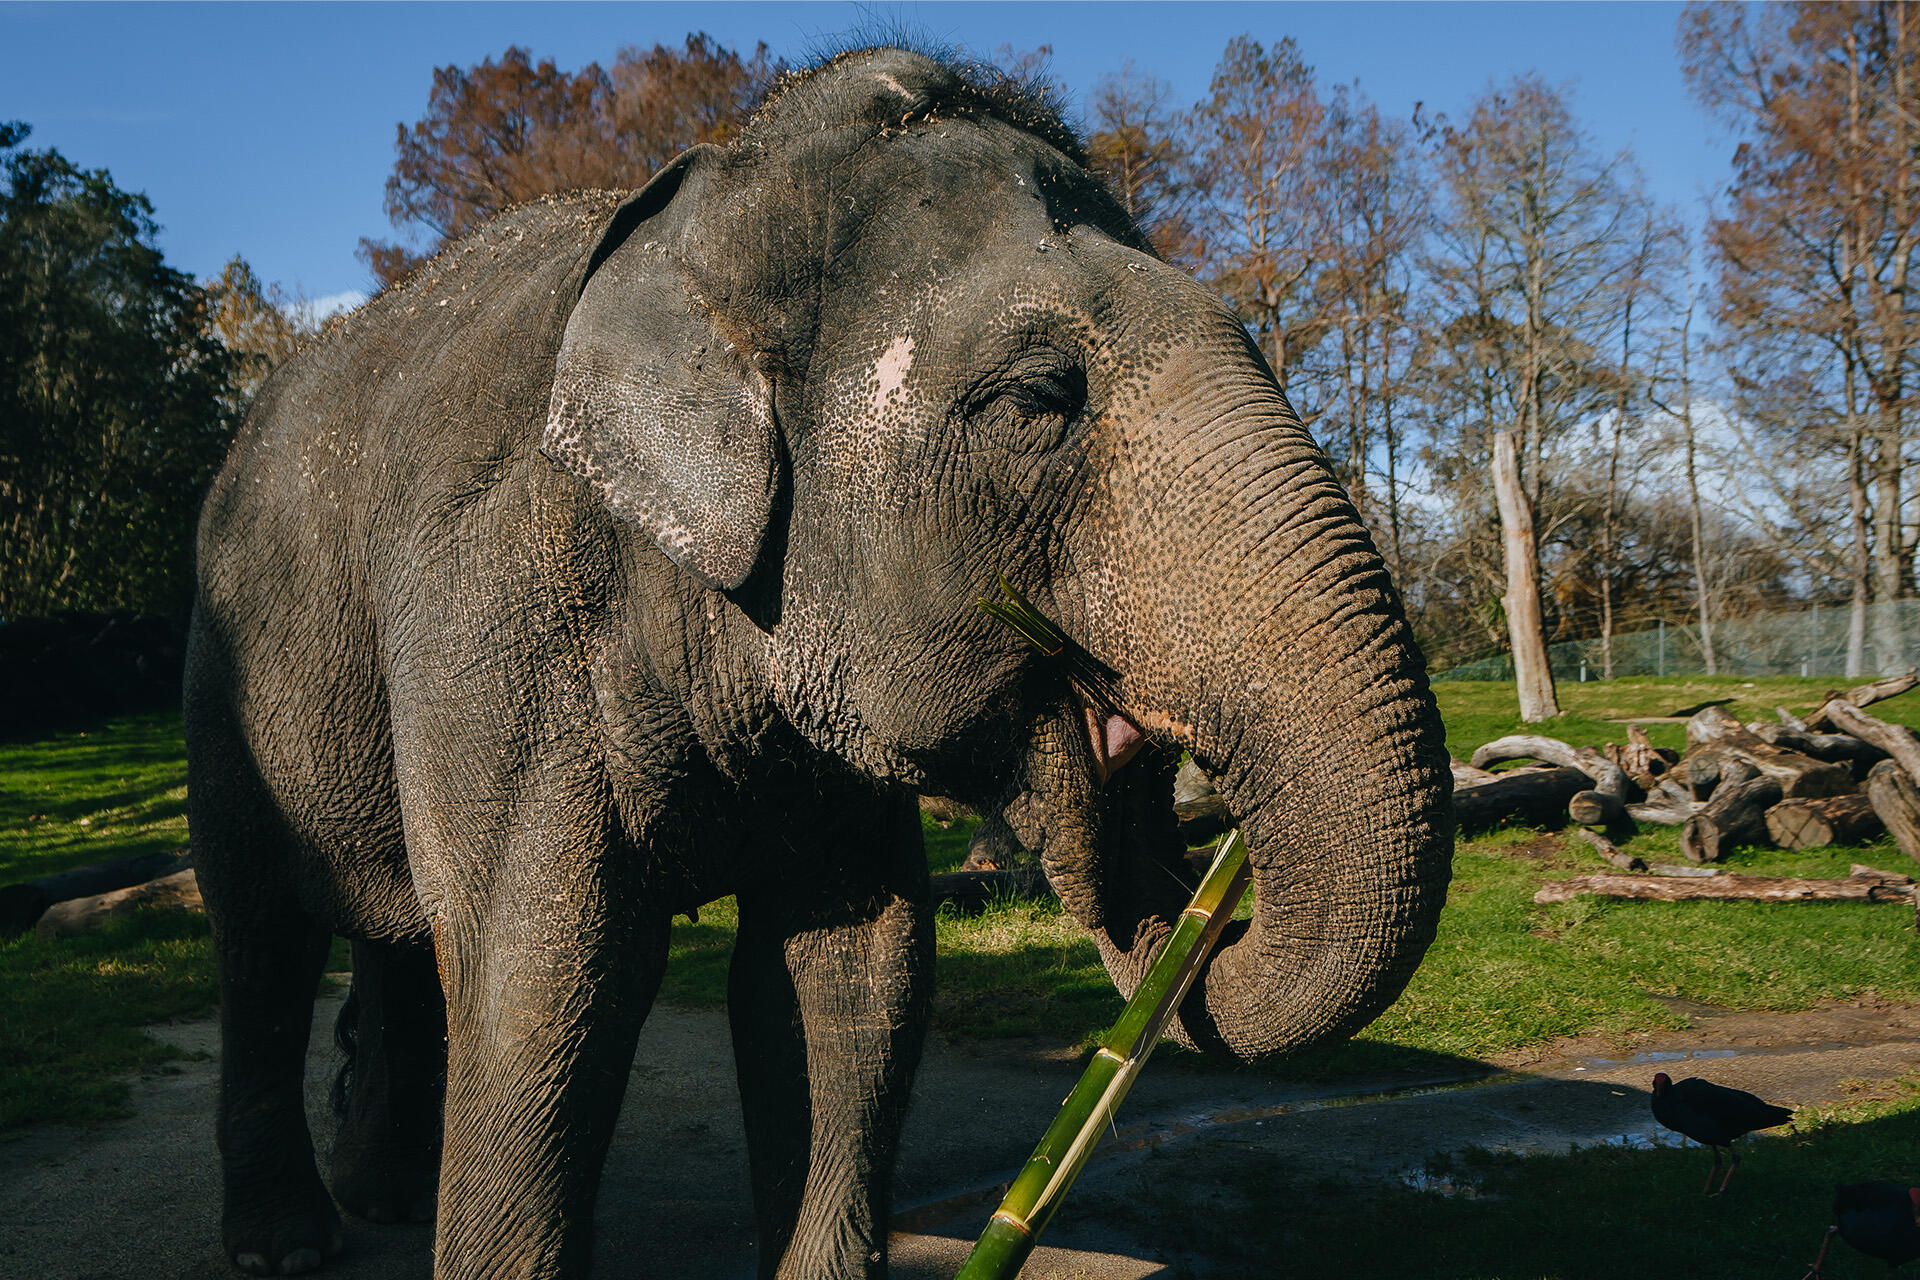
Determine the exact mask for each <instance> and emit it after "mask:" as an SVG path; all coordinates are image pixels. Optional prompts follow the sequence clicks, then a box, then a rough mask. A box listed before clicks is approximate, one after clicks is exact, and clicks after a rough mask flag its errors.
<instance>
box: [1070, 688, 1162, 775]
mask: <svg viewBox="0 0 1920 1280" xmlns="http://www.w3.org/2000/svg"><path fill="white" fill-rule="evenodd" d="M1081 711H1082V712H1083V713H1084V714H1085V718H1086V723H1087V742H1088V744H1089V745H1091V746H1092V748H1093V767H1094V771H1095V772H1096V773H1098V774H1099V775H1100V784H1101V785H1102V786H1105V785H1106V782H1107V779H1108V778H1111V777H1112V776H1113V775H1114V774H1116V773H1118V772H1119V771H1120V769H1121V766H1123V765H1125V764H1126V763H1127V761H1129V760H1131V759H1133V757H1134V756H1135V754H1137V753H1138V752H1139V750H1140V748H1141V747H1142V746H1143V745H1145V743H1146V738H1145V737H1143V736H1142V735H1141V733H1140V726H1139V725H1137V724H1135V723H1134V722H1133V721H1131V720H1129V719H1127V718H1126V717H1125V716H1123V715H1121V714H1120V713H1119V712H1118V711H1102V710H1100V709H1098V708H1096V707H1090V706H1086V705H1084V704H1083V705H1082V706H1081Z"/></svg>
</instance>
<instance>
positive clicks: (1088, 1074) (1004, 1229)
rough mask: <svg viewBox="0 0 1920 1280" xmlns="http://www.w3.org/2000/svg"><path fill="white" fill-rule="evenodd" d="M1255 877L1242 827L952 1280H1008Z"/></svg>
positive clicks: (1089, 1154)
mask: <svg viewBox="0 0 1920 1280" xmlns="http://www.w3.org/2000/svg"><path fill="white" fill-rule="evenodd" d="M1251 876H1252V871H1251V869H1250V868H1249V867H1248V866H1247V847H1246V845H1245V844H1244V843H1243V842H1242V841H1241V839H1240V832H1239V830H1238V829H1235V830H1234V831H1231V832H1229V833H1228V835H1227V838H1226V839H1225V840H1224V841H1222V842H1221V845H1220V852H1219V853H1218V854H1217V855H1215V857H1214V860H1213V866H1212V867H1210V868H1209V869H1208V870H1207V874H1206V877H1205V878H1204V879H1203V880H1201V882H1200V887H1199V888H1198V889H1197V890H1195V891H1194V895H1193V901H1192V903H1190V904H1189V905H1188V907H1187V909H1186V910H1185V911H1183V912H1181V913H1180V919H1179V922H1178V923H1176V924H1175V925H1174V928H1173V932H1172V933H1171V934H1169V935H1168V937H1167V940H1166V942H1165V943H1164V944H1163V945H1162V946H1161V948H1160V954H1159V955H1158V956H1156V957H1155V958H1154V962H1153V967H1152V968H1150V969H1149V970H1148V971H1147V976H1146V979H1145V981H1143V982H1142V983H1141V984H1140V987H1139V989H1138V990H1137V991H1135V992H1134V993H1133V998H1132V999H1131V1000H1129V1001H1127V1007H1126V1008H1125V1009H1124V1010H1123V1011H1122V1012H1121V1014H1120V1020H1119V1021H1118V1022H1115V1023H1114V1024H1113V1029H1112V1030H1111V1031H1109V1032H1108V1033H1107V1036H1106V1038H1105V1039H1104V1040H1103V1041H1101V1044H1100V1048H1099V1049H1098V1050H1096V1051H1095V1053H1094V1055H1093V1061H1092V1062H1089V1063H1088V1064H1087V1069H1086V1071H1085V1072H1084V1073H1082V1074H1081V1077H1080V1083H1079V1084H1077V1085H1075V1086H1074V1088H1073V1092H1072V1093H1070V1094H1068V1095H1067V1100H1066V1102H1065V1103H1064V1104H1063V1105H1062V1106H1061V1108H1060V1113H1059V1114H1058V1115H1057V1116H1055V1117H1054V1120H1053V1123H1052V1124H1051V1125H1049V1126H1048V1128H1047V1132H1046V1134H1045V1136H1043V1137H1042V1138H1041V1139H1040V1145H1039V1146H1037V1147H1035V1148H1034V1151H1033V1155H1032V1156H1031V1157H1029V1158H1028V1160H1027V1163H1026V1166H1025V1167H1024V1168H1022V1169H1021V1170H1020V1175H1019V1176H1018V1177H1017V1178H1015V1179H1014V1180H1013V1185H1012V1186H1011V1187H1010V1188H1008V1190H1007V1194H1006V1197H1005V1198H1004V1199H1003V1200H1001V1202H1000V1207H999V1208H998V1209H997V1210H995V1211H994V1215H993V1217H992V1218H991V1219H990V1220H989V1221H988V1222H987V1229H986V1230H985V1231H984V1232H982V1233H981V1235H980V1239H979V1241H978V1242H977V1243H976V1244H975V1245H974V1246H973V1252H972V1253H970V1254H968V1255H967V1260H966V1262H965V1263H964V1264H963V1265H962V1266H961V1268H960V1272H959V1274H958V1275H957V1276H956V1277H955V1280H1011V1277H1013V1276H1016V1275H1018V1274H1019V1272H1020V1268H1021V1266H1022V1265H1024V1264H1025V1262H1026V1260H1027V1255H1028V1254H1030V1253H1032V1252H1033V1246H1034V1244H1035V1243H1036V1241H1038V1239H1039V1237H1040V1233H1041V1231H1043V1230H1044V1229H1045V1228H1046V1225H1047V1223H1048V1221H1049V1220H1051V1219H1052V1217H1053V1214H1054V1211H1055V1210H1056V1209H1058V1208H1059V1207H1060V1203H1061V1201H1062V1200H1064V1199H1065V1198H1066V1194H1067V1191H1068V1189H1069V1188H1070V1187H1072V1186H1073V1181H1074V1179H1075V1178H1077V1177H1079V1176H1080V1170H1081V1169H1083V1168H1084V1167H1085V1166H1086V1163H1087V1161H1088V1159H1089V1158H1091V1157H1092V1155H1093V1149H1094V1147H1095V1146H1096V1145H1097V1144H1098V1143H1099V1141H1100V1135H1101V1134H1102V1133H1103V1132H1105V1131H1106V1129H1107V1127H1108V1126H1109V1125H1110V1124H1111V1123H1112V1121H1113V1116H1114V1113H1115V1112H1116V1111H1117V1110H1118V1109H1119V1107H1120V1102H1121V1100H1122V1099H1123V1098H1125V1097H1126V1096H1127V1091H1128V1090H1129V1089H1131V1088H1132V1087H1133V1081H1134V1078H1135V1077H1136V1076H1138V1075H1139V1074H1140V1068H1141V1067H1142V1066H1144V1065H1145V1064H1146V1061H1147V1055H1148V1054H1150V1053H1152V1052H1153V1047H1154V1045H1155V1044H1157V1043H1158V1042H1159V1040H1160V1033H1161V1032H1162V1031H1164V1030H1165V1029H1166V1026H1167V1023H1168V1022H1169V1021H1170V1020H1171V1019H1172V1017H1173V1014H1174V1011H1175V1010H1176V1009H1178V1008H1179V1007H1180V1002H1181V1001H1182V1000H1183V999H1185V998H1186V994H1187V989H1188V988H1189V987H1190V986H1192V985H1193V979H1194V977H1195V975H1196V974H1198V973H1199V972H1200V967H1201V965H1202V964H1204V963H1205V962H1206V958H1207V956H1208V954H1209V953H1211V952H1212V950H1213V946H1214V943H1216V942H1218V941H1219V940H1220V932H1221V930H1223V929H1225V928H1226V926H1227V921H1229V920H1231V919H1233V913H1234V910H1235V908H1237V907H1238V906H1239V905H1240V899H1241V896H1242V895H1243V894H1244V893H1245V892H1246V888H1247V882H1248V880H1249V879H1250V878H1251Z"/></svg>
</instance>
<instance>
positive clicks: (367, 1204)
mask: <svg viewBox="0 0 1920 1280" xmlns="http://www.w3.org/2000/svg"><path fill="white" fill-rule="evenodd" d="M439 1192H440V1150H439V1148H438V1147H437V1146H434V1147H426V1146H401V1145H397V1144H393V1145H385V1146H379V1145H367V1146H360V1145H357V1144H350V1143H349V1141H348V1137H347V1135H346V1134H345V1133H342V1134H341V1135H340V1142H339V1145H338V1146H337V1147H335V1149H334V1155H333V1198H334V1199H335V1200H337V1201H339V1203H340V1207H341V1208H342V1209H345V1210H346V1211H347V1212H348V1213H351V1214H353V1215H354V1216H355V1217H357V1218H365V1219H366V1220H367V1221H368V1222H381V1223H389V1222H432V1221H433V1215H434V1209H435V1203H436V1201H437V1200H438V1198H439Z"/></svg>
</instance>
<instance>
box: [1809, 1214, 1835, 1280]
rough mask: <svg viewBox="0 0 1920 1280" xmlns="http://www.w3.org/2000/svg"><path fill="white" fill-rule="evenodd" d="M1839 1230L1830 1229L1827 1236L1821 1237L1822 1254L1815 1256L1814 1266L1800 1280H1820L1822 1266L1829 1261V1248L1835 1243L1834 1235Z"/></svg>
mask: <svg viewBox="0 0 1920 1280" xmlns="http://www.w3.org/2000/svg"><path fill="white" fill-rule="evenodd" d="M1839 1229H1840V1228H1839V1227H1828V1228H1827V1234H1825V1235H1823V1236H1821V1237H1820V1252H1819V1253H1817V1254H1815V1255H1814V1258H1813V1265H1811V1266H1809V1267H1808V1268H1807V1274H1805V1275H1804V1276H1801V1277H1800V1280H1820V1264H1821V1263H1823V1262H1825V1261H1826V1260H1827V1246H1828V1245H1830V1244H1832V1243H1833V1233H1834V1232H1836V1231H1838V1230H1839Z"/></svg>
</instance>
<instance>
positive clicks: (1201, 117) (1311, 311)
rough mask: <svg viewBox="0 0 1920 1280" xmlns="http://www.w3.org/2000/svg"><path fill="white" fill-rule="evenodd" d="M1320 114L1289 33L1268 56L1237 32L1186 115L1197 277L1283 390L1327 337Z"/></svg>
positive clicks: (1309, 72) (1308, 69)
mask: <svg viewBox="0 0 1920 1280" xmlns="http://www.w3.org/2000/svg"><path fill="white" fill-rule="evenodd" d="M1322 115H1323V111H1322V108H1321V104H1320V99H1319V96H1318V95H1317V94H1316V93H1315V91H1314V84H1313V69H1312V68H1311V67H1309V66H1308V65H1307V64H1306V63H1305V62H1304V61H1303V60H1302V59H1301V57H1300V49H1299V46H1297V45H1296V44H1295V43H1294V42H1293V40H1292V38H1291V37H1289V38H1287V39H1284V40H1281V41H1280V42H1279V43H1278V44H1276V45H1274V46H1273V47H1272V48H1271V49H1268V48H1266V47H1265V46H1263V45H1261V44H1260V42H1259V41H1257V40H1255V39H1253V38H1252V37H1251V36H1235V37H1234V38H1233V39H1232V40H1229V41H1228V42H1227V47H1226V49H1225V50H1224V51H1223V52H1222V53H1221V55H1220V61H1219V63H1218V64H1217V65H1216V66H1215V68H1214V73H1213V80H1212V83H1211V85H1210V86H1209V93H1208V96H1207V97H1206V99H1204V100H1203V101H1201V102H1200V103H1198V104H1197V105H1195V107H1194V108H1193V110H1192V111H1191V112H1190V113H1189V114H1188V117H1187V126H1188V136H1189V138H1190V142H1189V144H1188V150H1189V151H1190V153H1191V155H1192V157H1193V164H1194V181H1195V184H1196V187H1197V200H1196V206H1195V214H1196V219H1197V221H1198V223H1199V231H1200V234H1201V235H1202V236H1203V238H1204V239H1205V241H1206V265H1205V267H1204V269H1203V272H1202V274H1203V276H1204V278H1205V279H1206V280H1207V281H1208V282H1209V283H1210V284H1211V285H1212V286H1213V287H1214V288H1215V289H1217V290H1219V292H1220V294H1221V296H1222V297H1224V298H1225V299H1226V300H1227V301H1228V303H1229V304H1230V305H1232V306H1233V307H1234V308H1235V310H1236V311H1238V312H1239V314H1240V316H1241V318H1242V319H1243V320H1244V321H1245V322H1246V325H1247V327H1248V329H1249V330H1251V331H1252V333H1253V334H1254V336H1255V337H1256V339H1257V340H1258V341H1259V342H1260V345H1261V348H1262V350H1263V351H1264V352H1265V353H1266V356H1267V360H1268V362H1269V363H1271V364H1272V366H1273V372H1274V376H1275V377H1276V378H1277V379H1279V382H1280V388H1281V390H1282V391H1285V390H1286V389H1287V387H1288V383H1289V380H1290V379H1291V378H1292V376H1293V373H1294V370H1295V368H1296V366H1298V365H1299V364H1300V362H1301V360H1302V359H1303V358H1304V356H1305V354H1306V352H1307V350H1308V349H1310V348H1311V347H1312V346H1313V344H1314V343H1316V342H1318V341H1319V340H1320V337H1321V335H1322V334H1323V333H1324V331H1325V329H1326V319H1325V316H1324V315H1323V313H1322V311H1321V308H1320V306H1319V303H1318V300H1317V298H1316V296H1315V293H1314V273H1315V270H1316V268H1317V267H1318V265H1319V258H1318V255H1317V253H1316V252H1315V245H1314V243H1313V238H1312V226H1313V224H1312V220H1311V218H1310V216H1309V213H1310V211H1311V210H1312V209H1313V207H1314V203H1315V200H1316V199H1317V192H1316V190H1315V167H1314V165H1313V163H1312V159H1313V152H1314V149H1315V147H1316V145H1317V143H1318V139H1319V136H1320V129H1321V118H1322ZM1299 407H1300V406H1298V405H1296V406H1295V408H1296V409H1298V408H1299ZM1303 416H1304V415H1303Z"/></svg>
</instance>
